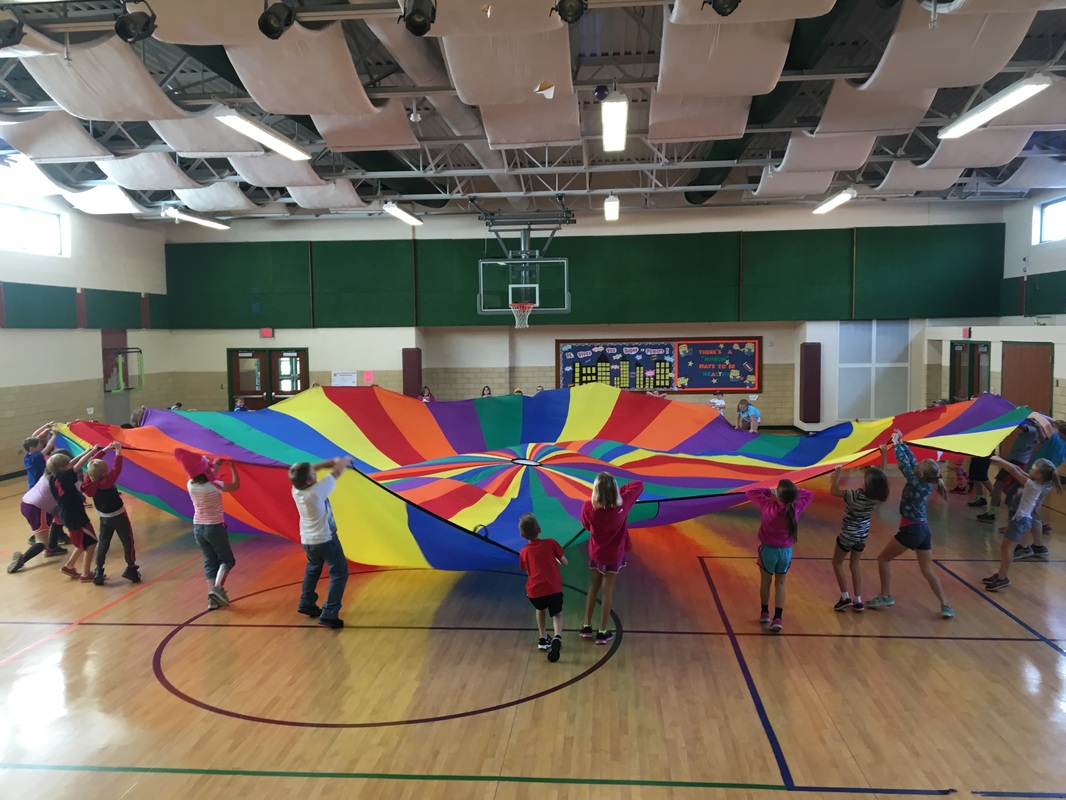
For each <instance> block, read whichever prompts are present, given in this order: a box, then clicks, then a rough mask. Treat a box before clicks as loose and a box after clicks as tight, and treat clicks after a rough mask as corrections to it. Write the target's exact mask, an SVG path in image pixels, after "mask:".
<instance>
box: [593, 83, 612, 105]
mask: <svg viewBox="0 0 1066 800" xmlns="http://www.w3.org/2000/svg"><path fill="white" fill-rule="evenodd" d="M610 93H611V89H610V87H609V86H607V85H606V84H604V83H601V84H600V85H599V86H597V87H596V88H595V89H593V90H592V96H593V97H594V98H595V99H596V102H597V103H602V102H603V101H604V100H606V99H607V95H609V94H610Z"/></svg>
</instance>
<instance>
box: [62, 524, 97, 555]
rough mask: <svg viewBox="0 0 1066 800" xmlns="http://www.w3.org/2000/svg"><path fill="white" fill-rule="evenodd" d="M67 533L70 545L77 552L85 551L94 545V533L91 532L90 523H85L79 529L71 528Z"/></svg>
mask: <svg viewBox="0 0 1066 800" xmlns="http://www.w3.org/2000/svg"><path fill="white" fill-rule="evenodd" d="M67 533H68V535H69V536H70V543H71V544H72V545H74V546H75V547H76V548H78V549H79V550H85V549H86V548H88V547H92V546H93V545H94V544H96V531H95V530H93V526H92V523H91V522H87V523H86V524H84V525H82V526H81V527H80V528H71V529H70V530H69V531H67Z"/></svg>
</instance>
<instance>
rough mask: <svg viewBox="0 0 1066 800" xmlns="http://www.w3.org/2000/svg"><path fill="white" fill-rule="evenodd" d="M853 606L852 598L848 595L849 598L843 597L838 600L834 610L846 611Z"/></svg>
mask: <svg viewBox="0 0 1066 800" xmlns="http://www.w3.org/2000/svg"><path fill="white" fill-rule="evenodd" d="M851 606H852V603H851V598H850V597H848V598H844V597H841V598H840V599H839V600H837V604H836V605H835V606H833V610H834V611H845V610H846V609H849V608H851Z"/></svg>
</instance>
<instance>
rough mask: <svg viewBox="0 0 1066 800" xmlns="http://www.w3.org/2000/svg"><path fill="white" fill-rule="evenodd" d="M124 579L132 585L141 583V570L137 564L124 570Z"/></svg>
mask: <svg viewBox="0 0 1066 800" xmlns="http://www.w3.org/2000/svg"><path fill="white" fill-rule="evenodd" d="M122 577H123V578H125V579H126V580H128V581H129V582H130V583H140V582H141V570H140V567H138V566H137V565H136V564H131V565H130V566H128V567H126V569H124V570H122Z"/></svg>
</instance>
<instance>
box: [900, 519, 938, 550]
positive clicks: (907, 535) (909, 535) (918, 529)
mask: <svg viewBox="0 0 1066 800" xmlns="http://www.w3.org/2000/svg"><path fill="white" fill-rule="evenodd" d="M896 541H897V542H899V543H900V544H901V545H903V546H904V547H906V548H907V549H908V550H932V549H933V532H932V531H931V530H929V525H928V524H927V523H925V522H915V523H912V524H910V525H904V526H903V527H902V528H900V529H899V532H898V533H897V534H896Z"/></svg>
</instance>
